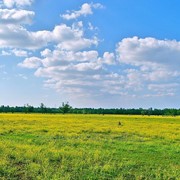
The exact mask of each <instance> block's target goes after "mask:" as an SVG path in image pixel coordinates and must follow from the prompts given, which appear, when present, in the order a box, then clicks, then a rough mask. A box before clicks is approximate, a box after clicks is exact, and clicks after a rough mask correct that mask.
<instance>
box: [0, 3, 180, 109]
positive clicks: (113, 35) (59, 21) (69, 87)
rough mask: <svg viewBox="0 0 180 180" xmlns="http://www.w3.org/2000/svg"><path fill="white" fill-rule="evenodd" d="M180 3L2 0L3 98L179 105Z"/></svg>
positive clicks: (12, 101)
mask: <svg viewBox="0 0 180 180" xmlns="http://www.w3.org/2000/svg"><path fill="white" fill-rule="evenodd" d="M179 7H180V1H179V0H174V1H169V0H159V1H157V0H149V1H145V0H138V1H134V0H113V1H107V0H106V1H103V0H90V1H89V0H78V1H72V0H66V1H62V0H53V1H52V0H0V105H10V106H16V105H17V106H23V105H24V104H27V103H28V104H30V105H33V106H39V105H40V103H44V104H45V105H46V106H48V107H59V106H60V105H61V103H62V102H67V101H68V102H69V103H70V105H72V106H73V107H94V108H98V107H103V108H150V107H152V108H180V103H179V102H180V11H179Z"/></svg>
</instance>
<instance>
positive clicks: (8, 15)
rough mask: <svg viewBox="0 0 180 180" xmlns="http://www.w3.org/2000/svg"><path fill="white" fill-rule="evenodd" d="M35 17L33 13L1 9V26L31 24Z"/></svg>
mask: <svg viewBox="0 0 180 180" xmlns="http://www.w3.org/2000/svg"><path fill="white" fill-rule="evenodd" d="M34 15H35V13H34V12H33V11H27V10H16V9H0V24H31V23H32V18H33V17H34Z"/></svg>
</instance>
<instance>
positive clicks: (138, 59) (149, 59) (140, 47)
mask: <svg viewBox="0 0 180 180" xmlns="http://www.w3.org/2000/svg"><path fill="white" fill-rule="evenodd" d="M117 53H118V55H119V61H120V62H121V63H126V64H131V65H134V66H143V65H145V66H149V68H153V67H156V66H158V65H163V66H169V67H175V68H176V67H179V66H180V42H178V41H175V40H158V39H155V38H144V39H141V38H138V37H133V38H125V39H123V40H122V41H121V42H119V44H118V46H117Z"/></svg>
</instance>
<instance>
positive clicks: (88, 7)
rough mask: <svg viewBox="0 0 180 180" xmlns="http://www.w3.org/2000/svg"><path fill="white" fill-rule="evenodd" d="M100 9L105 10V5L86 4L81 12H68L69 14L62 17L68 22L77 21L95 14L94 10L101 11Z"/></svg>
mask: <svg viewBox="0 0 180 180" xmlns="http://www.w3.org/2000/svg"><path fill="white" fill-rule="evenodd" d="M100 8H103V5H101V4H99V3H97V4H93V3H91V4H88V3H84V4H83V5H82V6H81V8H80V10H79V11H72V12H69V11H68V12H67V14H63V15H61V17H62V18H64V19H66V20H71V19H77V18H78V17H80V16H87V15H90V14H93V9H100Z"/></svg>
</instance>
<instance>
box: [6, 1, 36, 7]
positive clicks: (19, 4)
mask: <svg viewBox="0 0 180 180" xmlns="http://www.w3.org/2000/svg"><path fill="white" fill-rule="evenodd" d="M3 3H4V5H5V6H6V7H8V8H12V7H14V6H16V7H24V6H30V5H31V4H32V3H33V0H3Z"/></svg>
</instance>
